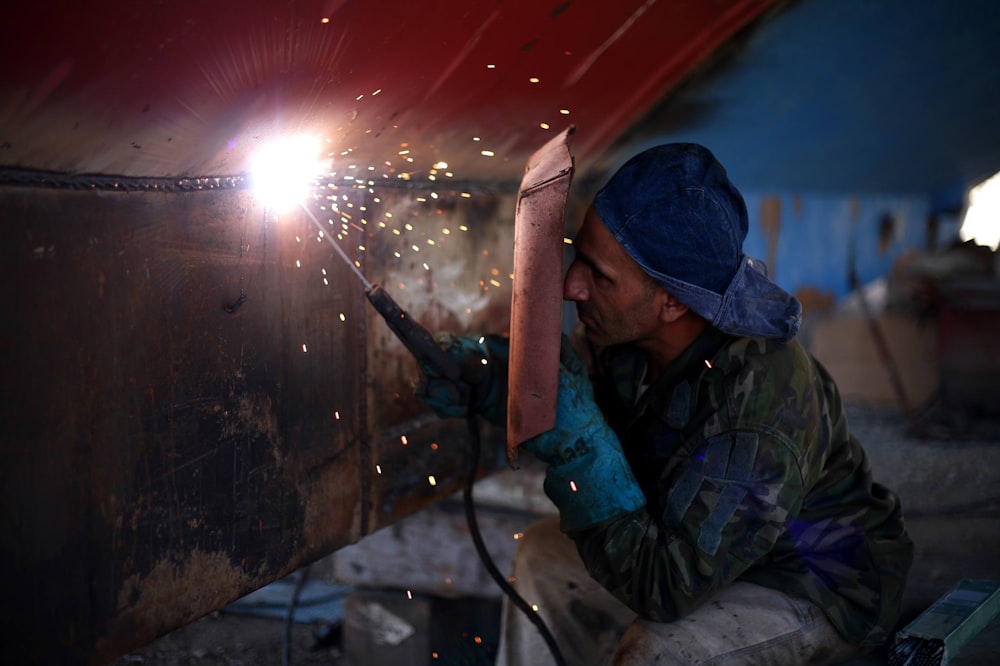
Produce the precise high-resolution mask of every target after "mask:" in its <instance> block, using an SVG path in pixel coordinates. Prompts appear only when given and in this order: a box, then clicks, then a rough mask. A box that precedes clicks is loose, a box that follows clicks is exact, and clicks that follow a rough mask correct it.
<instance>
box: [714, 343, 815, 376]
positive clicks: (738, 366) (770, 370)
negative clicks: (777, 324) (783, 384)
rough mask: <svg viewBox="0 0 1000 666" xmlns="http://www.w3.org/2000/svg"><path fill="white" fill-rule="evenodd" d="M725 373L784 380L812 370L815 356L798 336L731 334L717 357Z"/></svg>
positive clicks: (719, 366)
mask: <svg viewBox="0 0 1000 666" xmlns="http://www.w3.org/2000/svg"><path fill="white" fill-rule="evenodd" d="M713 365H715V366H716V367H718V369H719V370H720V371H721V372H722V373H723V374H724V375H729V376H731V375H737V376H738V375H749V374H758V373H761V372H763V373H764V374H763V375H760V376H759V379H770V380H772V381H775V380H783V379H787V378H788V377H790V376H792V375H795V374H801V373H807V374H808V373H811V372H812V359H811V357H810V356H809V353H808V352H807V351H806V350H805V348H803V347H802V345H801V344H799V342H798V341H797V340H792V341H790V342H779V341H777V340H766V339H763V338H732V339H731V340H730V341H729V342H728V343H727V344H725V345H723V347H722V348H721V349H720V350H719V353H718V354H717V355H716V358H715V359H714V363H713Z"/></svg>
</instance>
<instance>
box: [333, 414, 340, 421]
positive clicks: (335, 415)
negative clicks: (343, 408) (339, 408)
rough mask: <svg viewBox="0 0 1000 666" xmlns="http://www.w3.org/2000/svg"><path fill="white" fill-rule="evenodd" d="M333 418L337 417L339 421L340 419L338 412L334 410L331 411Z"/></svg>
mask: <svg viewBox="0 0 1000 666" xmlns="http://www.w3.org/2000/svg"><path fill="white" fill-rule="evenodd" d="M333 418H335V419H337V420H338V421H339V420H340V412H334V413H333Z"/></svg>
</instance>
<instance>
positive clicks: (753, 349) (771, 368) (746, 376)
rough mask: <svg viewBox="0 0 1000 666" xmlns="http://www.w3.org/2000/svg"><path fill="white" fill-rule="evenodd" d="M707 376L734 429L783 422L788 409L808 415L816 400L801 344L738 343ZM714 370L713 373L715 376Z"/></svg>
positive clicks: (813, 380) (716, 361) (715, 362)
mask: <svg viewBox="0 0 1000 666" xmlns="http://www.w3.org/2000/svg"><path fill="white" fill-rule="evenodd" d="M712 366H713V367H712V368H711V369H710V370H709V371H708V373H707V374H706V375H705V377H706V379H707V380H708V381H709V383H710V384H711V385H713V387H714V389H715V391H714V392H715V394H716V396H717V399H718V400H719V404H720V406H721V405H723V404H724V405H726V411H727V412H729V413H728V417H729V419H728V420H729V422H730V426H731V427H741V426H746V425H747V424H749V423H757V424H758V425H760V424H767V423H772V424H774V423H781V422H783V421H785V420H786V419H785V418H784V417H785V412H786V411H787V409H788V408H789V407H794V408H795V409H797V410H800V411H802V410H805V411H809V410H811V409H814V408H815V405H814V401H815V400H816V398H817V392H816V389H817V384H816V370H815V366H814V365H813V363H812V360H811V357H810V356H809V354H808V353H807V352H806V351H805V349H804V348H803V347H802V345H801V344H799V343H798V342H796V341H795V340H792V341H791V342H788V343H782V342H778V341H774V340H764V339H757V338H734V339H732V340H731V341H730V342H729V343H728V344H726V345H724V346H723V347H722V349H720V350H719V352H718V354H717V355H716V357H715V359H714V360H713V363H712ZM713 371H714V372H713Z"/></svg>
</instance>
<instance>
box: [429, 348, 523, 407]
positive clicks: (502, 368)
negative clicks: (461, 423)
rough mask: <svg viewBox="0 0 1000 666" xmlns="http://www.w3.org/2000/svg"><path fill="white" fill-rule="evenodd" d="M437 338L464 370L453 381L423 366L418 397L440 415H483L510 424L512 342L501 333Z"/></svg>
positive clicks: (431, 368)
mask: <svg viewBox="0 0 1000 666" xmlns="http://www.w3.org/2000/svg"><path fill="white" fill-rule="evenodd" d="M434 338H435V339H436V340H437V342H438V344H440V345H441V348H442V349H444V350H445V351H446V352H448V355H449V356H451V357H452V358H453V359H455V361H456V362H457V363H458V366H459V368H460V369H461V378H460V379H459V380H458V381H452V380H450V379H448V378H447V377H444V376H443V375H442V374H441V373H440V372H438V371H437V370H436V369H435V368H433V367H430V366H426V365H421V366H420V367H421V370H423V377H422V378H421V381H420V384H419V385H418V386H417V396H418V397H419V398H420V399H421V400H423V401H424V402H425V403H427V404H428V405H429V406H430V407H431V408H432V409H433V410H434V412H435V413H436V414H437V415H438V416H440V417H441V418H443V419H444V418H465V417H466V416H468V415H469V414H470V408H471V413H476V414H479V415H481V416H482V417H483V418H485V419H486V420H488V421H489V422H490V423H493V424H494V425H498V426H504V425H506V424H507V357H508V356H509V354H510V341H509V340H508V339H507V338H504V337H501V336H499V335H466V336H459V335H452V334H450V333H436V334H435V335H434Z"/></svg>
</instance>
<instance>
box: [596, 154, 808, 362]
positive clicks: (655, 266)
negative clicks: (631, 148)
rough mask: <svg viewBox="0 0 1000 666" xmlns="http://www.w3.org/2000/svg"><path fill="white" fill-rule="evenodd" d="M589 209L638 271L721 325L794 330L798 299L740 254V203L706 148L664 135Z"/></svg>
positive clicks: (765, 333)
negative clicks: (665, 138) (661, 142)
mask: <svg viewBox="0 0 1000 666" xmlns="http://www.w3.org/2000/svg"><path fill="white" fill-rule="evenodd" d="M594 209H595V210H596V211H597V215H598V216H599V217H600V218H601V221H603V222H604V225H605V226H606V227H607V228H608V230H609V231H610V232H611V233H612V234H613V235H614V237H615V239H616V240H617V241H618V242H619V243H620V244H621V245H622V247H624V248H625V251H626V252H628V254H629V256H631V257H632V259H634V260H635V261H636V263H638V264H639V266H640V267H642V269H643V270H644V271H646V272H647V273H648V274H649V275H651V276H652V277H653V278H654V279H655V280H656V281H657V282H659V284H660V285H661V286H662V287H663V288H664V289H666V290H667V291H668V292H670V293H671V294H673V295H674V296H675V297H676V298H677V299H678V300H680V302H681V303H683V304H684V305H686V306H687V307H688V308H690V309H691V310H693V311H694V312H696V313H697V314H699V315H701V316H702V317H704V318H705V319H707V320H708V321H709V322H710V323H711V324H712V325H713V326H715V327H716V328H718V329H719V330H721V331H722V332H724V333H729V334H731V335H738V336H745V337H752V338H771V339H776V340H782V341H784V342H787V341H789V340H791V339H792V338H793V337H795V334H796V333H797V332H798V330H799V325H800V323H801V321H802V306H801V305H800V304H799V302H798V301H797V300H796V299H795V298H794V297H793V296H791V295H790V294H789V293H788V292H786V291H785V290H784V289H782V288H781V287H779V286H778V285H776V284H775V283H773V282H771V280H769V279H768V277H767V267H766V266H765V265H764V263H763V262H761V261H758V260H756V259H752V258H750V257H748V256H747V255H746V254H744V252H743V240H744V239H745V238H746V235H747V207H746V204H745V203H744V201H743V196H742V195H741V194H740V193H739V191H737V189H736V188H735V187H733V184H732V183H730V182H729V178H728V176H727V175H726V170H725V169H724V168H723V167H722V165H721V164H720V163H719V161H718V160H717V159H715V156H714V155H713V154H712V153H711V152H710V151H709V150H708V149H707V148H705V147H703V146H699V145H697V144H693V143H668V144H664V145H662V146H656V147H655V148H650V149H649V150H646V151H643V152H642V153H639V154H638V155H636V156H635V157H633V158H631V159H630V160H629V161H628V162H626V163H625V164H624V165H623V166H622V167H621V168H620V169H619V170H618V171H617V173H615V175H614V176H612V178H611V180H610V181H609V182H608V184H607V185H605V186H604V187H603V188H602V189H601V191H600V192H598V193H597V196H596V197H595V198H594Z"/></svg>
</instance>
